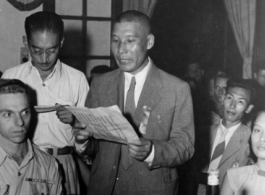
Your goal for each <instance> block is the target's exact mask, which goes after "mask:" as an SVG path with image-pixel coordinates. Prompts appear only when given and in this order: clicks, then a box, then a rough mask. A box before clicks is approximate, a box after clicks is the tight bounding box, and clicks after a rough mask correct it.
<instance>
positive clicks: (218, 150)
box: [209, 129, 228, 170]
mask: <svg viewBox="0 0 265 195" xmlns="http://www.w3.org/2000/svg"><path fill="white" fill-rule="evenodd" d="M227 133H228V129H224V130H223V132H222V135H221V138H220V141H219V143H218V145H217V146H216V147H215V150H214V152H213V156H212V158H211V162H210V167H209V170H216V169H217V168H218V165H219V163H220V161H221V159H222V156H223V153H224V151H225V136H226V134H227Z"/></svg>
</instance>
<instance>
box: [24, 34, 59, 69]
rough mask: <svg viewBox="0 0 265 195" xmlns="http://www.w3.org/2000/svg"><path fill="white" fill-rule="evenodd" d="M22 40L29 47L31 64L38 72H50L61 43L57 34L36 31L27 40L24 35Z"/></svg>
mask: <svg viewBox="0 0 265 195" xmlns="http://www.w3.org/2000/svg"><path fill="white" fill-rule="evenodd" d="M23 40H24V44H25V45H26V47H28V49H29V52H30V55H31V58H32V64H33V65H34V66H35V67H36V68H37V69H38V70H39V71H40V72H42V71H43V72H51V71H52V70H53V68H54V66H55V64H56V62H57V59H58V54H59V50H60V47H61V45H62V43H63V41H61V40H60V37H59V35H58V34H56V33H53V32H51V31H36V32H32V34H31V37H30V39H29V40H28V39H27V38H26V37H24V39H23Z"/></svg>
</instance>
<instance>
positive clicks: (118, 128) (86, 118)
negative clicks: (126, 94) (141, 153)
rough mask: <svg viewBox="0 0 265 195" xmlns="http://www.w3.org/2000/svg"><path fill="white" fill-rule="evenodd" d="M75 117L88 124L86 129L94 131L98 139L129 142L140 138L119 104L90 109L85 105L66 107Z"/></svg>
mask: <svg viewBox="0 0 265 195" xmlns="http://www.w3.org/2000/svg"><path fill="white" fill-rule="evenodd" d="M66 108H67V109H68V110H70V111H71V112H72V113H73V114H74V115H75V117H76V118H77V119H78V120H79V121H80V122H81V123H84V124H86V125H87V127H86V130H87V131H90V132H92V133H93V136H94V137H95V138H96V139H105V140H109V141H114V142H119V143H124V144H127V143H128V142H129V141H131V140H139V137H138V135H137V134H136V132H135V131H134V129H133V127H132V126H131V124H130V123H129V122H128V121H127V119H126V118H125V117H124V116H123V115H122V113H121V111H120V109H119V108H118V106H117V105H115V106H111V107H99V108H95V109H89V108H84V107H69V106H67V107H66Z"/></svg>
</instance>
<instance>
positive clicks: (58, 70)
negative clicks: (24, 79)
mask: <svg viewBox="0 0 265 195" xmlns="http://www.w3.org/2000/svg"><path fill="white" fill-rule="evenodd" d="M32 71H38V70H37V68H36V67H35V66H33V64H32V61H31V60H29V61H28V62H26V70H25V76H29V75H30V74H31V72H32ZM54 74H56V75H57V74H58V76H61V75H62V63H61V61H60V60H59V59H58V60H57V62H56V64H55V66H54V69H53V70H52V72H51V73H50V74H49V76H48V77H47V78H49V77H52V76H53V75H54Z"/></svg>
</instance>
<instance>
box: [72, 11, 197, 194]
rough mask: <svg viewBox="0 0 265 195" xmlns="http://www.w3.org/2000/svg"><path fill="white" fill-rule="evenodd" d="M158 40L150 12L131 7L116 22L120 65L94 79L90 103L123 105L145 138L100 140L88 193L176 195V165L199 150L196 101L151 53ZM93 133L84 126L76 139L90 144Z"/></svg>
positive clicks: (115, 43)
mask: <svg viewBox="0 0 265 195" xmlns="http://www.w3.org/2000/svg"><path fill="white" fill-rule="evenodd" d="M154 42H155V38H154V35H153V34H152V33H151V25H150V19H149V18H148V16H146V15H145V14H143V13H141V12H138V11H132V10H130V11H126V12H124V13H122V14H121V15H120V16H118V18H117V19H116V20H115V22H114V26H113V31H112V42H111V50H112V53H113V56H114V58H115V60H116V63H117V65H118V67H119V68H118V69H116V70H114V71H111V72H109V73H106V74H103V75H101V76H99V77H95V78H94V79H93V81H92V84H91V90H90V91H89V94H88V98H87V101H86V106H87V107H88V108H96V107H107V106H112V105H118V106H119V108H120V110H121V111H122V112H123V114H124V116H125V117H127V118H128V121H130V123H131V124H132V126H133V127H134V128H135V131H136V132H137V134H138V135H139V137H140V140H139V141H133V142H130V143H128V144H127V145H125V144H119V143H114V142H109V141H105V140H98V141H99V147H95V148H97V151H96V152H97V153H96V155H95V160H94V161H93V164H92V168H91V175H90V178H89V189H88V194H93V195H95V194H100V195H111V194H115V195H116V194H122V195H124V194H126V195H132V194H141V195H145V194H146V195H147V194H148V195H150V194H152V195H154V194H159V195H173V194H174V195H176V194H177V190H178V173H177V166H178V165H180V164H183V163H185V162H186V161H187V160H188V159H190V158H191V156H192V155H193V153H194V124H193V109H192V100H191V95H190V89H189V85H188V84H187V83H185V82H184V81H182V80H180V79H179V78H176V77H175V76H172V75H170V74H168V73H166V72H164V71H162V70H160V69H159V68H157V67H156V66H155V64H154V62H153V61H152V60H151V58H150V57H148V54H147V51H148V50H149V49H151V48H152V47H153V45H154ZM127 100H128V101H127ZM129 100H130V101H129ZM131 103H132V104H131ZM129 105H130V106H129ZM84 126H85V125H84V124H79V125H78V126H77V125H76V127H79V128H81V127H83V128H84ZM91 137H92V135H91V133H89V132H88V131H85V130H84V129H82V130H79V131H78V133H77V136H76V139H77V140H79V141H80V142H81V141H83V142H86V141H88V142H87V143H88V145H90V144H89V143H90V142H93V139H91Z"/></svg>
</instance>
